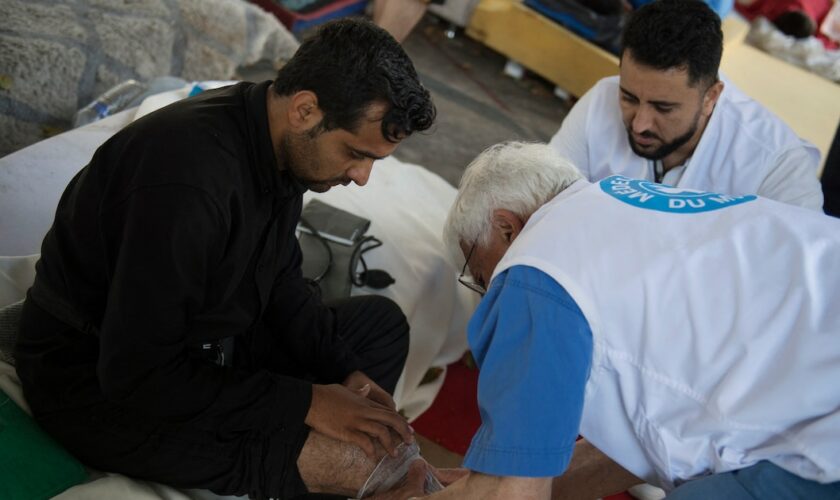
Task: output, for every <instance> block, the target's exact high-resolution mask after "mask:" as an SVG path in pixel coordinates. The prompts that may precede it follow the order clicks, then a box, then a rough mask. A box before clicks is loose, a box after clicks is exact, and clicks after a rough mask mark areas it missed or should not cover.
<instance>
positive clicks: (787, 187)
mask: <svg viewBox="0 0 840 500" xmlns="http://www.w3.org/2000/svg"><path fill="white" fill-rule="evenodd" d="M818 162H819V155H813V154H811V153H810V152H809V151H808V150H807V149H806V148H805V147H798V148H793V149H789V150H787V151H785V152H784V153H782V154H781V155H779V157H778V158H777V159H776V164H775V165H774V166H773V168H772V169H771V170H770V172H769V174H768V175H767V177H765V178H764V180H763V181H762V182H761V185H760V186H759V187H758V194H759V195H760V196H763V197H765V198H770V199H772V200H776V201H780V202H782V203H788V204H790V205H796V206H800V207H803V208H810V209H812V210H819V211H822V208H823V194H822V188H821V186H820V181H819V179H818V178H817V163H818Z"/></svg>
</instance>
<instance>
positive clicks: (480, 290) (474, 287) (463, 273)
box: [458, 241, 487, 295]
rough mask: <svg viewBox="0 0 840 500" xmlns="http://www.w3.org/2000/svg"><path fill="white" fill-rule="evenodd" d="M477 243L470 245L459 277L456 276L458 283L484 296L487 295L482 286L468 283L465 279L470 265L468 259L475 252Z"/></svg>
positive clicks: (472, 282) (471, 282)
mask: <svg viewBox="0 0 840 500" xmlns="http://www.w3.org/2000/svg"><path fill="white" fill-rule="evenodd" d="M476 243H478V242H477V241H476V242H474V243H473V244H472V246H471V247H470V251H469V253H467V260H466V261H465V262H464V268H463V269H461V275H460V276H458V283H460V284H462V285H464V286H465V287H467V288H469V289H470V290H472V291H473V292H475V293H477V294H479V295H484V294H485V293H487V289H486V288H484V285H481V284H479V283H476V282H475V281H470V280H468V279H467V278H466V274H467V265H468V264H469V263H470V257H472V254H473V251H474V250H475V244H476Z"/></svg>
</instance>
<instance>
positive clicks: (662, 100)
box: [551, 0, 823, 210]
mask: <svg viewBox="0 0 840 500" xmlns="http://www.w3.org/2000/svg"><path fill="white" fill-rule="evenodd" d="M722 53H723V34H722V32H721V28H720V18H718V16H717V15H716V14H715V13H714V11H712V10H711V9H710V8H709V7H708V5H706V4H705V3H704V2H702V1H700V0H661V1H657V2H653V3H650V4H648V5H646V6H644V7H642V8H641V9H639V10H638V11H636V12H634V14H633V16H632V18H631V19H630V21H629V22H628V25H627V27H626V29H625V33H624V38H623V41H622V54H621V68H620V74H619V76H618V77H609V78H605V79H603V80H601V81H600V82H598V83H597V84H596V85H595V86H594V87H593V88H592V89H590V90H589V92H587V93H586V94H585V95H584V96H583V97H582V98H581V99H580V101H579V102H578V103H577V104H576V105H575V106H574V107H573V108H572V110H571V111H570V112H569V115H568V116H567V117H566V119H565V120H564V121H563V124H562V125H561V127H560V130H559V131H558V132H557V134H555V136H554V137H553V138H552V140H551V145H552V146H553V147H554V148H555V150H556V151H557V152H558V153H559V154H560V156H563V157H565V158H568V159H569V160H571V162H572V163H573V164H574V165H575V166H577V167H578V168H579V169H580V170H581V172H582V173H583V175H584V176H585V177H586V178H587V179H589V180H590V181H597V180H600V179H603V178H604V177H607V176H610V175H614V174H619V175H624V176H627V177H632V178H637V179H647V180H653V181H655V182H661V183H664V184H668V185H671V186H676V187H685V188H692V189H700V190H704V191H715V192H719V193H726V194H730V195H743V194H758V195H761V196H764V197H767V198H771V199H774V200H776V201H781V202H783V203H789V204H791V205H798V206H802V207H806V208H811V209H815V210H820V209H822V204H823V197H822V192H821V190H820V185H819V181H818V179H817V167H818V164H819V151H818V150H817V149H816V148H815V147H814V146H813V145H811V144H809V143H808V142H806V141H804V140H802V139H800V138H799V137H797V136H796V134H795V133H794V132H793V131H792V130H791V129H790V127H788V126H787V125H785V124H784V123H783V122H782V121H781V120H780V119H779V118H777V117H776V116H775V115H773V114H772V113H771V112H770V111H768V110H767V109H765V108H764V107H762V106H761V105H760V104H758V103H757V102H755V101H754V100H752V99H751V98H749V97H747V96H746V95H745V94H744V93H743V92H741V91H740V90H738V89H737V88H736V87H735V86H734V85H733V84H732V83H731V82H728V81H726V80H721V79H720V78H719V77H718V70H719V66H720V59H721V55H722ZM803 91H806V90H803Z"/></svg>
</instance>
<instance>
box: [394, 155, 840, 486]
mask: <svg viewBox="0 0 840 500" xmlns="http://www.w3.org/2000/svg"><path fill="white" fill-rule="evenodd" d="M444 238H445V241H446V242H447V245H448V246H449V248H450V250H451V251H452V253H453V256H454V257H455V258H457V259H458V260H459V261H460V262H463V263H464V268H463V269H464V272H462V275H461V277H460V278H459V279H460V280H461V281H462V283H464V284H466V285H467V286H469V287H470V288H472V289H475V290H477V291H484V298H483V299H482V301H481V303H480V304H479V306H478V309H477V310H476V312H475V314H474V316H473V318H472V319H471V321H470V324H469V326H468V331H467V335H468V339H469V342H470V348H471V350H472V353H473V355H474V356H475V358H476V361H477V362H478V364H479V366H480V374H479V382H478V404H479V409H480V413H481V418H482V424H481V427H480V428H479V430H478V432H477V433H476V435H475V437H474V438H473V441H472V443H471V445H470V449H469V451H468V453H467V455H466V457H465V460H464V467H466V468H468V469H469V470H470V472H469V474H468V475H467V476H466V477H464V478H462V479H460V480H458V481H456V482H455V483H453V484H452V485H451V486H449V487H448V488H447V489H446V490H444V491H443V492H439V493H435V494H433V495H431V496H430V498H432V499H445V498H458V499H472V498H475V499H479V498H480V499H528V500H532V499H533V500H536V499H548V498H555V499H558V498H576V499H582V498H597V497H599V496H605V495H608V494H611V493H616V492H619V491H623V490H624V489H625V488H627V487H629V486H632V485H633V484H636V483H639V482H641V481H647V482H650V483H653V484H656V485H659V486H661V487H662V488H664V489H665V490H666V491H668V492H669V497H668V498H669V499H678V500H699V499H711V498H726V499H730V500H731V499H735V500H740V499H752V498H786V499H787V498H807V499H812V500H813V499H829V498H831V499H836V498H838V496H840V391H838V389H837V381H838V380H840V309H838V307H837V304H839V303H840V280H838V279H837V277H838V276H840V220H837V219H834V218H831V217H828V216H826V215H824V214H819V213H817V212H814V211H811V210H807V209H803V208H800V207H792V206H789V205H785V204H782V203H778V202H775V201H772V200H768V199H765V198H761V197H757V196H753V195H744V196H730V195H721V194H715V193H708V192H702V191H698V190H691V189H684V188H673V187H669V186H664V185H661V184H656V183H653V182H650V181H643V180H635V179H631V178H628V177H624V176H611V177H608V178H606V179H603V180H601V181H599V182H596V183H590V182H588V181H587V180H585V179H583V178H582V176H581V174H580V172H579V171H578V170H577V169H576V168H575V167H573V166H572V165H571V164H569V163H568V162H567V161H566V160H564V159H562V158H560V157H558V156H557V155H556V153H554V151H553V150H552V149H551V147H549V146H547V145H541V144H525V143H506V144H501V145H497V146H494V147H491V148H490V149H488V150H487V151H485V152H484V153H482V154H481V155H480V156H479V157H478V158H477V159H476V160H475V161H474V162H473V163H472V164H471V165H470V166H469V167H468V168H467V170H466V172H465V173H464V177H463V178H462V180H461V185H460V188H459V192H458V196H457V198H456V200H455V203H454V205H453V207H452V209H451V211H450V214H449V218H448V220H447V224H446V228H445V234H444ZM463 259H466V260H463ZM467 270H469V272H466V271H467ZM578 435H582V436H583V437H584V438H585V439H584V440H582V441H578V442H576V438H577V436H578ZM573 455H574V457H573ZM417 467H418V468H419V465H418V466H417ZM415 474H416V471H415ZM555 477H556V478H557V479H553V478H555ZM413 480H416V477H415V476H411V477H410V478H409V481H408V483H407V486H406V487H405V488H404V489H403V490H401V491H399V492H394V494H393V495H392V496H390V497H387V498H400V499H404V498H406V497H410V496H411V495H412V494H414V495H416V496H420V492H419V491H411V488H412V485H414V484H415V483H414V482H413ZM552 490H553V491H552ZM401 495H402V496H401Z"/></svg>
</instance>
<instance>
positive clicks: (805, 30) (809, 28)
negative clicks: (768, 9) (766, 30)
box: [773, 10, 817, 38]
mask: <svg viewBox="0 0 840 500" xmlns="http://www.w3.org/2000/svg"><path fill="white" fill-rule="evenodd" d="M773 24H774V25H775V26H776V28H778V30H779V31H781V32H782V33H784V34H785V35H790V36H792V37H794V38H808V37H810V36H813V35H814V32H815V31H816V30H817V27H816V24H815V23H814V21H813V20H812V19H811V18H810V17H808V14H806V13H804V12H802V11H801V10H791V11H788V12H785V13H784V14H779V15H778V16H776V19H773Z"/></svg>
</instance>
